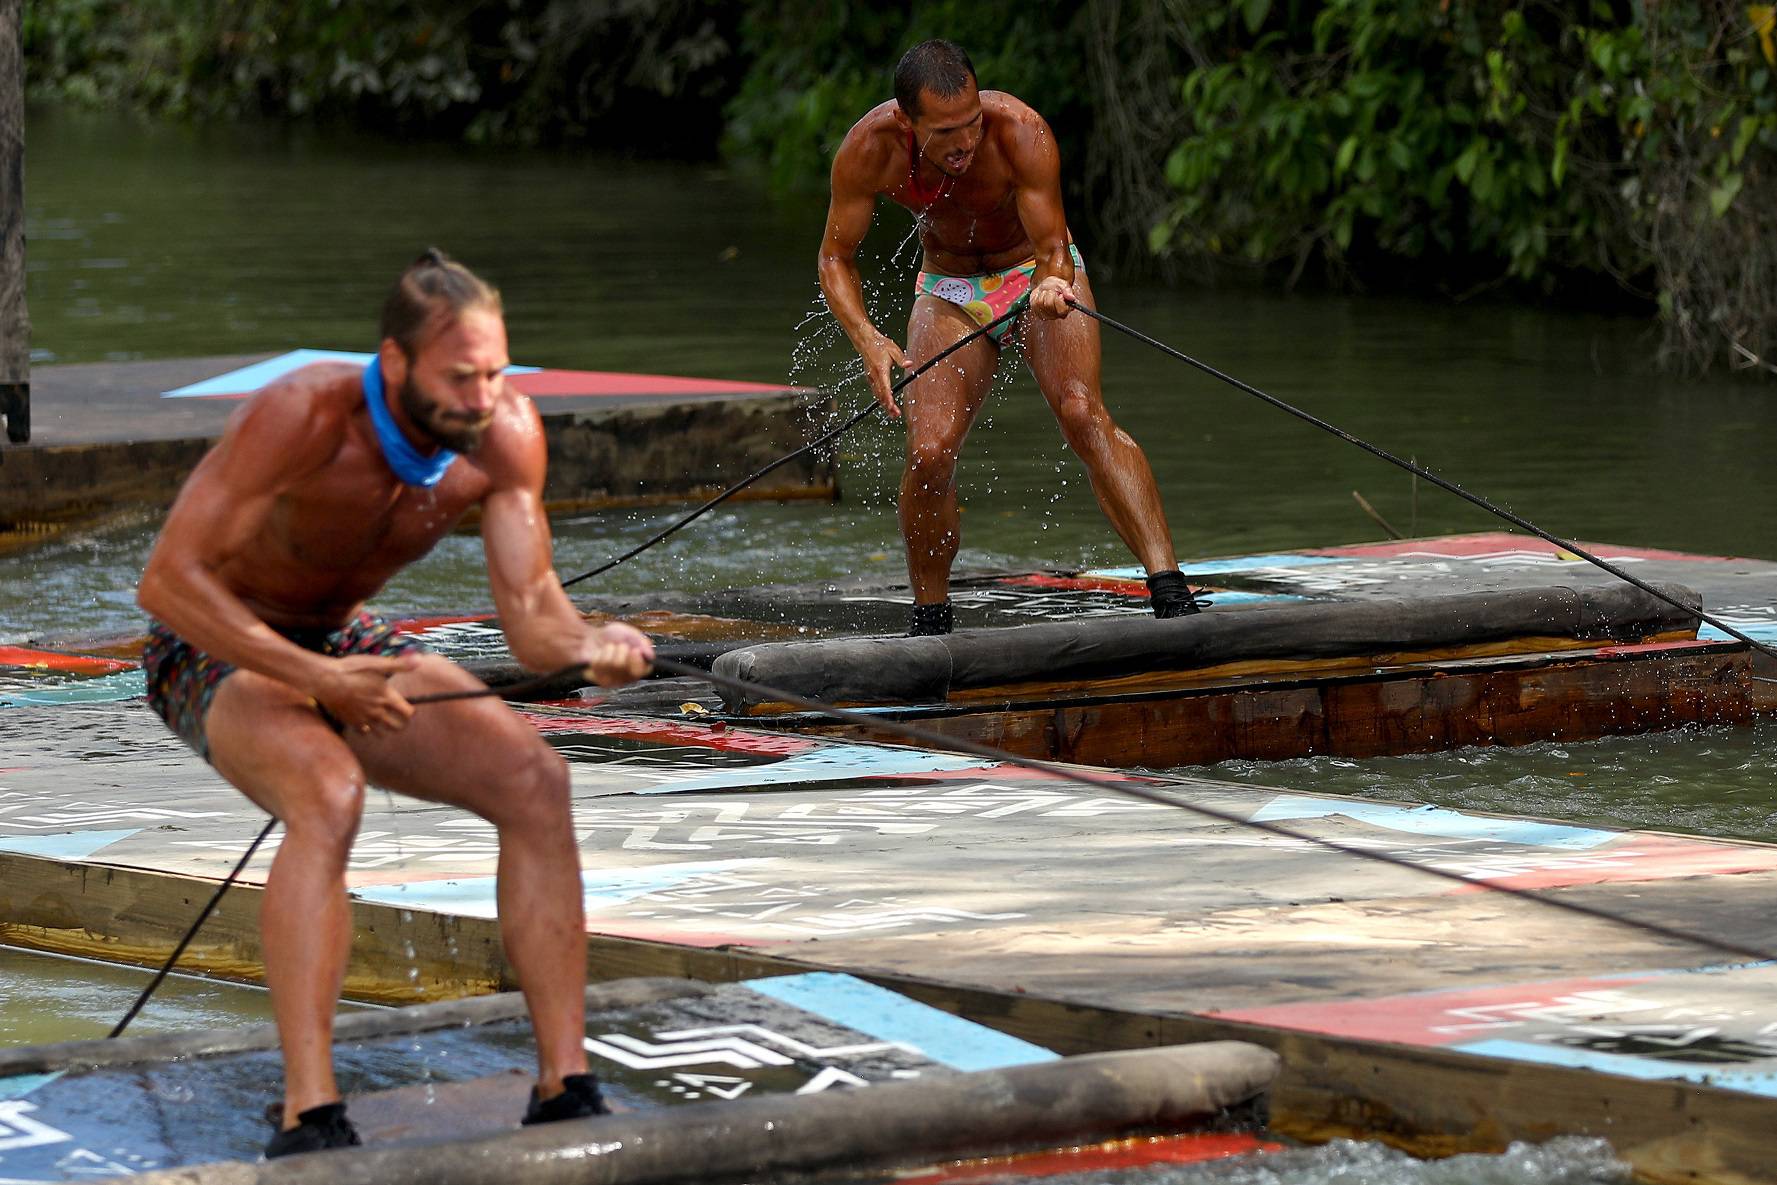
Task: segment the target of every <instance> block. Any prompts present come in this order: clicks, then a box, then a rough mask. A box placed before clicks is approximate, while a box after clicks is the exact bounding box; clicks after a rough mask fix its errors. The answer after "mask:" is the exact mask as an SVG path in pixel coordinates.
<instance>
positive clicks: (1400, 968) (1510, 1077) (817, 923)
mask: <svg viewBox="0 0 1777 1185" xmlns="http://www.w3.org/2000/svg"><path fill="white" fill-rule="evenodd" d="M29 711H30V710H22V713H24V712H29ZM120 713H134V714H135V716H134V722H133V723H132V722H131V721H130V718H128V717H125V716H123V715H120ZM45 715H46V717H47V716H48V715H49V713H45ZM530 715H531V716H532V718H533V719H534V720H535V721H536V723H537V725H538V727H539V728H541V729H542V730H544V735H545V736H547V737H548V738H550V739H551V741H552V743H554V744H555V745H556V746H557V747H558V748H559V749H560V751H561V752H562V753H563V754H564V755H565V756H566V757H567V758H568V759H569V762H570V768H571V770H572V773H573V778H574V785H575V806H574V816H575V829H576V834H577V835H578V836H580V837H581V851H582V859H583V863H584V867H585V869H586V874H585V876H586V893H587V903H588V909H589V929H590V931H591V933H592V937H593V950H592V954H591V956H590V962H591V966H592V968H593V971H594V974H595V975H597V976H600V977H619V976H628V975H635V974H651V975H687V976H691V977H694V978H709V979H724V978H738V977H744V976H749V975H756V974H760V973H762V972H763V971H765V970H767V969H775V970H783V969H792V968H793V969H810V968H826V969H842V970H846V971H850V972H852V973H854V974H861V975H864V976H867V977H872V978H878V979H882V980H884V981H888V982H892V983H895V984H897V985H903V986H905V988H906V990H907V991H908V992H909V993H917V994H920V995H921V996H922V998H926V999H928V1000H930V1001H936V1002H939V1003H941V1004H942V1005H944V1006H945V1007H948V1008H953V1009H956V1010H958V1011H960V1012H962V1013H964V1014H965V1015H970V1016H972V1017H974V1018H976V1019H978V1020H981V1021H983V1022H984V1023H988V1024H991V1025H994V1026H996V1027H1005V1028H1008V1029H1011V1030H1014V1031H1016V1032H1017V1033H1018V1034H1019V1035H1023V1036H1027V1037H1031V1038H1036V1039H1040V1040H1041V1041H1042V1042H1043V1043H1044V1044H1050V1045H1060V1046H1061V1047H1062V1048H1065V1049H1084V1048H1104V1047H1114V1046H1124V1045H1141V1044H1156V1043H1162V1042H1170V1041H1175V1040H1179V1039H1181V1036H1182V1035H1188V1036H1189V1037H1193V1038H1195V1037H1202V1036H1205V1035H1213V1036H1242V1037H1246V1038H1249V1039H1261V1040H1263V1041H1264V1042H1265V1043H1267V1044H1270V1045H1272V1046H1273V1047H1274V1048H1277V1049H1278V1050H1279V1051H1280V1052H1282V1053H1283V1054H1284V1057H1285V1065H1286V1072H1285V1075H1284V1077H1283V1079H1282V1080H1281V1081H1280V1084H1279V1089H1278V1094H1277V1116H1278V1119H1279V1123H1280V1126H1282V1127H1283V1128H1285V1129H1286V1130H1289V1131H1294V1132H1298V1133H1301V1134H1304V1135H1327V1134H1335V1133H1338V1134H1346V1133H1349V1132H1350V1131H1353V1130H1357V1129H1367V1130H1371V1131H1380V1132H1382V1133H1386V1134H1388V1135H1390V1137H1391V1138H1394V1139H1397V1140H1399V1141H1401V1142H1403V1143H1407V1144H1412V1145H1414V1146H1416V1147H1419V1148H1421V1149H1422V1150H1443V1151H1451V1150H1455V1149H1458V1148H1464V1147H1470V1148H1497V1147H1499V1146H1500V1145H1502V1144H1503V1143H1505V1142H1507V1141H1509V1140H1512V1139H1534V1138H1543V1137H1546V1136H1547V1135H1550V1134H1553V1133H1555V1132H1557V1131H1572V1132H1589V1133H1591V1134H1597V1135H1602V1136H1606V1137H1609V1138H1612V1139H1613V1140H1615V1141H1616V1142H1617V1147H1618V1148H1619V1151H1621V1152H1622V1153H1623V1154H1624V1155H1627V1156H1629V1157H1631V1158H1632V1159H1634V1160H1635V1162H1636V1163H1637V1164H1638V1165H1640V1166H1641V1167H1642V1168H1643V1170H1644V1171H1646V1172H1648V1173H1649V1174H1650V1176H1654V1177H1655V1178H1656V1179H1662V1180H1681V1179H1687V1178H1685V1177H1683V1176H1682V1175H1678V1170H1677V1169H1675V1168H1674V1167H1673V1166H1679V1165H1689V1166H1693V1167H1695V1166H1702V1167H1701V1168H1700V1169H1699V1170H1698V1173H1699V1175H1697V1176H1695V1177H1693V1178H1688V1179H1694V1180H1709V1181H1723V1182H1728V1181H1744V1180H1757V1179H1768V1178H1762V1177H1761V1176H1760V1174H1761V1173H1766V1172H1767V1171H1768V1168H1769V1166H1770V1165H1772V1164H1777V1156H1773V1155H1772V1153H1773V1151H1774V1150H1773V1149H1772V1147H1771V1146H1770V1141H1771V1140H1772V1127H1771V1125H1769V1124H1755V1123H1753V1122H1751V1117H1753V1116H1755V1115H1761V1114H1762V1115H1768V1114H1769V1108H1770V1106H1771V1104H1770V1101H1769V1098H1768V1097H1767V1095H1766V1094H1765V1093H1764V1092H1763V1087H1762V1086H1761V1085H1760V1084H1761V1083H1762V1082H1765V1081H1768V1080H1769V1076H1770V1074H1771V1073H1772V1072H1773V1071H1774V1070H1777V1044H1774V1043H1772V1042H1771V1041H1770V1039H1769V1036H1768V1034H1769V1033H1770V1032H1772V1031H1777V991H1774V990H1773V988H1774V987H1777V967H1772V966H1764V965H1741V966H1726V967H1723V966H1722V964H1724V963H1726V962H1731V960H1728V959H1727V958H1726V957H1725V956H1722V955H1720V954H1719V953H1712V952H1711V951H1710V950H1709V949H1707V948H1704V947H1698V946H1692V945H1690V944H1687V943H1683V942H1679V941H1676V940H1673V939H1670V938H1665V937H1660V936H1656V935H1653V934H1649V933H1647V932H1645V931H1640V930H1637V929H1635V928H1633V927H1632V926H1620V925H1616V924H1612V923H1608V922H1604V921H1597V920H1588V919H1584V918H1576V917H1572V916H1570V915H1568V914H1565V913H1558V912H1556V911H1554V910H1551V909H1549V908H1548V907H1546V906H1539V905H1538V904H1536V903H1534V902H1529V901H1522V900H1517V899H1513V898H1508V897H1505V896H1503V895H1501V894H1499V893H1494V892H1488V891H1487V889H1488V887H1489V886H1507V887H1516V888H1528V889H1535V890H1537V891H1539V892H1541V893H1544V894H1546V895H1549V896H1552V897H1556V898H1561V899H1567V900H1572V901H1576V902H1580V903H1585V904H1590V905H1594V906H1601V907H1604V908H1606V909H1610V910H1614V911H1616V912H1618V913H1621V914H1624V915H1628V916H1629V917H1631V918H1640V919H1645V920H1647V921H1651V922H1658V923H1662V924H1665V925H1668V926H1675V927H1678V928H1680V929H1683V930H1687V931H1694V932H1696V933H1698V934H1701V935H1704V936H1709V935H1714V936H1717V937H1720V938H1722V939H1725V940H1731V941H1734V942H1737V943H1739V944H1742V945H1752V946H1759V947H1763V948H1766V949H1771V948H1777V915H1773V914H1772V912H1771V911H1770V909H1769V901H1770V900H1771V897H1772V895H1773V894H1774V893H1777V847H1772V846H1768V845H1762V844H1751V843H1729V842H1722V841H1710V840H1700V839H1694V838H1689V837H1683V836H1672V835H1660V834H1654V833H1619V832H1611V831H1605V830H1599V829H1595V828H1586V827H1573V826H1569V825H1564V824H1548V823H1539V822H1536V821H1532V820H1522V819H1513V818H1509V817H1501V816H1489V815H1481V814H1475V813H1458V812H1452V811H1440V810H1434V809H1431V808H1424V807H1413V806H1406V805H1398V804H1390V803H1385V802H1376V801H1368V800H1352V799H1340V798H1334V797H1326V796H1314V795H1301V794H1292V793H1285V792H1279V791H1273V790H1267V789H1264V788H1260V787H1248V786H1233V785H1228V784H1223V783H1217V782H1213V781H1208V780H1201V779H1193V780H1184V781H1181V782H1179V783H1177V784H1176V788H1175V789H1174V790H1173V793H1174V794H1175V795H1176V796H1178V797H1179V798H1180V799H1181V800H1182V801H1183V802H1185V803H1187V804H1195V805H1201V806H1203V807H1207V808H1213V809H1215V810H1217V811H1218V812H1221V813H1222V814H1225V815H1227V814H1231V815H1232V816H1233V820H1232V821H1230V820H1227V819H1217V818H1206V817H1203V816H1200V815H1197V814H1193V813H1192V812H1190V811H1188V810H1184V809H1171V808H1166V807H1161V806H1157V805H1154V804H1148V803H1140V802H1131V801H1124V800H1120V799H1118V798H1116V797H1115V796H1114V795H1111V794H1107V793H1106V792H1104V791H1102V790H1099V789H1092V788H1087V787H1082V786H1078V785H1073V784H1070V783H1067V782H1065V781H1056V780H1054V779H1049V778H1043V777H1034V776H1030V775H1027V774H1024V773H1022V772H1020V771H1018V770H1016V769H1012V768H1007V767H1003V766H993V765H985V766H983V765H976V764H973V763H972V762H970V761H969V760H967V759H961V758H954V757H946V756H945V755H941V754H932V753H922V752H917V751H910V750H904V749H892V748H881V747H876V746H864V745H851V746H841V745H835V744H832V743H830V742H824V741H814V740H810V739H807V738H799V737H785V736H774V735H771V734H763V733H758V732H753V731H749V730H746V729H741V728H737V727H732V726H730V727H726V728H714V727H703V726H699V725H695V724H690V723H680V722H672V721H658V720H656V721H643V720H620V719H615V718H610V717H599V716H596V715H593V714H591V713H587V712H583V711H571V710H565V709H532V710H531V711H530ZM53 718H54V720H55V722H56V728H57V731H58V734H59V735H57V736H56V737H55V738H53V740H51V739H49V738H45V739H44V740H43V741H42V742H41V743H39V744H38V745H36V746H34V747H31V746H28V747H26V748H24V749H22V750H21V751H20V752H18V753H17V754H16V755H14V756H13V757H12V758H11V759H10V760H11V762H12V766H13V768H11V769H9V770H8V771H7V772H6V773H5V774H4V775H0V837H3V838H0V849H8V850H10V851H11V852H12V853H13V854H12V855H10V856H8V857H7V863H6V864H5V866H4V867H3V868H0V917H4V918H5V919H6V920H7V921H8V923H10V926H11V928H10V929H9V930H7V931H6V932H5V935H6V937H7V939H8V940H14V939H16V940H19V941H23V942H26V943H28V944H40V945H52V946H53V945H54V944H55V943H57V942H61V943H65V944H68V943H72V944H74V945H64V946H62V947H60V949H80V950H82V951H83V953H89V954H105V953H109V954H114V955H122V956H124V957H133V958H136V959H139V960H141V961H144V962H150V961H153V959H154V958H157V957H159V956H160V955H162V954H164V952H165V951H166V950H167V949H168V948H169V947H170V945H171V943H172V942H173V941H174V940H175V939H176V938H177V936H178V934H179V933H180V932H181V931H182V930H183V927H184V924H185V922H186V921H187V920H188V919H189V918H190V917H191V916H193V915H194V914H195V911H196V909H197V907H198V906H199V905H200V904H201V900H202V892H201V890H202V889H203V888H204V887H205V886H204V884H203V880H202V879H201V878H214V877H217V876H219V875H221V873H222V871H223V870H225V869H226V868H227V867H228V866H229V865H230V863H231V862H232V860H233V859H234V858H235V855H236V854H237V853H238V852H239V850H240V846H241V845H243V844H244V843H245V842H246V840H247V839H248V838H250V836H251V835H252V833H253V832H254V831H256V830H257V827H258V823H259V820H260V818H261V816H260V815H259V814H258V813H257V812H255V811H252V810H251V809H249V808H247V807H246V806H245V805H244V804H243V803H242V802H241V800H239V799H238V797H234V796H233V792H232V791H229V790H227V789H226V788H225V787H223V786H222V785H221V784H220V782H219V781H218V780H217V779H216V778H215V775H214V774H213V773H212V772H210V771H209V770H207V769H206V768H204V767H203V766H202V765H201V763H199V762H198V761H197V760H196V759H195V758H192V757H190V756H189V755H186V754H184V753H183V752H182V751H181V750H180V748H179V746H178V745H177V743H176V742H172V741H171V740H170V738H167V737H165V736H164V732H161V733H159V734H158V735H157V730H159V729H160V726H159V724H158V722H156V721H154V720H153V718H152V717H151V716H150V715H149V714H148V713H147V712H146V711H145V710H144V709H142V708H140V707H134V708H131V707H129V706H120V707H117V708H110V709H98V708H94V709H81V710H74V709H57V710H54V715H53ZM74 753H89V754H90V753H111V754H114V755H115V756H113V757H111V758H109V759H88V760H85V761H81V760H78V759H76V758H74V757H72V756H70V755H71V754H74ZM21 767H22V768H21ZM1246 818H1260V819H1265V820H1268V821H1269V822H1271V823H1272V824H1274V825H1278V826H1284V827H1286V828H1288V829H1289V830H1291V831H1292V832H1293V833H1295V835H1296V836H1297V837H1298V838H1293V839H1291V838H1283V837H1279V836H1275V835H1263V834H1256V833H1253V832H1250V831H1248V830H1247V829H1245V828H1244V827H1242V826H1241V825H1240V822H1239V820H1240V819H1246ZM83 835H90V836H92V838H91V840H90V841H89V842H90V843H91V845H92V847H91V850H89V851H87V852H85V853H84V854H83V855H80V856H78V857H75V856H70V855H66V854H64V855H63V856H61V857H55V856H53V855H51V854H49V852H50V849H54V848H57V847H64V848H65V847H67V846H68V845H70V844H75V843H77V842H78V841H79V837H81V836H83ZM492 838H493V837H492V833H491V831H489V830H488V829H487V828H485V827H484V826H482V825H480V824H479V823H478V822H477V821H475V820H473V819H470V818H468V817H466V816H463V815H461V814H460V813H458V812H454V811H450V810H446V809H443V808H436V807H430V806H426V805H424V804H417V803H410V802H405V801H401V800H390V799H388V798H386V797H385V796H383V795H380V794H373V795H372V796H371V798H370V803H369V807H368V809H367V814H366V819H365V822H364V826H363V828H362V830H361V832H360V836H359V841H358V844H357V846H356V848H355V850H354V853H353V857H352V863H351V866H350V874H349V875H350V882H351V885H352V892H353V896H354V921H355V924H356V926H357V930H358V942H357V944H356V948H355V950H354V957H353V966H352V972H351V974H352V975H353V977H354V978H353V984H354V986H357V987H359V988H360V989H362V988H363V987H364V985H365V983H366V981H367V980H376V979H378V978H384V977H386V978H385V981H384V982H383V983H382V984H381V985H380V986H378V987H377V988H376V989H375V990H376V991H378V992H380V993H382V996H383V998H392V997H394V996H396V995H398V994H399V993H404V992H405V993H411V995H410V996H409V998H417V997H418V996H419V995H421V994H422V993H431V992H439V993H442V992H445V991H450V990H473V989H474V988H475V987H476V986H477V985H489V984H492V983H495V982H504V981H505V980H506V979H507V975H506V973H505V971H504V968H503V964H502V963H501V961H500V959H499V955H498V950H497V944H496V938H495V934H494V922H493V919H492V916H491V915H492V893H493V885H492V873H493V871H494V858H495V854H496V853H495V846H494V844H493V843H492ZM1317 838H1326V839H1335V840H1338V841H1340V842H1342V843H1345V844H1349V845H1355V846H1358V847H1362V848H1365V849H1369V850H1374V851H1377V852H1381V853H1385V854H1388V855H1391V856H1393V857H1395V858H1396V859H1398V860H1400V861H1404V862H1405V863H1406V864H1407V865H1420V864H1424V865H1435V866H1437V867H1438V868H1441V869H1444V870H1446V871H1448V872H1452V873H1455V874H1458V875H1459V876H1460V877H1461V878H1462V883H1460V884H1452V883H1450V882H1447V881H1443V880H1433V879H1431V878H1429V877H1425V876H1424V875H1423V874H1420V873H1416V872H1415V871H1414V870H1413V869H1412V868H1411V867H1402V866H1400V865H1397V864H1388V865H1383V864H1377V863H1374V862H1370V861H1363V860H1358V859H1356V858H1353V857H1351V856H1347V855H1340V854H1337V853H1333V852H1331V851H1329V850H1327V849H1325V848H1323V847H1320V846H1318V845H1317V844H1316V842H1315V840H1316V839H1317ZM32 849H35V853H33V851H32ZM272 854H273V853H272V851H267V852H265V853H264V854H262V855H261V856H259V857H256V858H255V861H254V862H253V863H252V864H251V865H249V867H248V869H247V872H246V874H245V878H244V879H245V882H246V885H247V887H245V888H243V889H240V890H236V891H234V892H231V893H230V895H229V897H228V898H226V899H225V901H224V905H223V907H222V910H221V911H220V913H219V915H218V917H217V919H216V920H215V922H213V923H212V926H213V927H214V929H213V930H211V929H210V928H206V932H205V934H204V935H203V936H200V941H199V943H198V948H199V953H198V955H197V956H196V958H197V959H198V960H200V961H201V962H200V964H199V965H207V966H211V967H214V968H217V969H218V970H222V971H227V972H230V973H233V974H251V973H252V971H253V968H252V966H251V964H252V961H253V957H254V954H255V952H256V946H255V943H256V941H257V940H256V937H255V935H254V913H255V909H254V906H255V904H256V903H255V901H254V898H255V897H256V896H257V893H258V891H259V890H258V889H257V887H256V886H258V885H259V884H262V883H263V880H264V876H265V870H266V866H267V861H268V860H269V858H270V857H271V855H272ZM188 878H198V879H188ZM80 944H84V945H80ZM410 946H411V948H412V952H411V953H409V947H410ZM1712 967H1715V968H1717V969H1716V970H1710V968H1712ZM1550 1058H1554V1059H1555V1060H1554V1061H1550V1060H1548V1059H1550ZM1563 1059H1565V1061H1563ZM1612 1067H1620V1068H1621V1072H1610V1071H1611V1069H1612ZM1643 1075H1654V1076H1670V1075H1686V1076H1688V1079H1689V1080H1688V1081H1681V1080H1678V1079H1677V1078H1673V1077H1665V1079H1664V1080H1644V1079H1643V1078H1642V1077H1641V1076H1643ZM1686 1171H1689V1170H1686ZM1661 1172H1665V1173H1667V1175H1666V1176H1664V1177H1660V1176H1658V1173H1661Z"/></svg>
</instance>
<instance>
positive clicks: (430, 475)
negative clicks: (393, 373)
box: [364, 358, 457, 489]
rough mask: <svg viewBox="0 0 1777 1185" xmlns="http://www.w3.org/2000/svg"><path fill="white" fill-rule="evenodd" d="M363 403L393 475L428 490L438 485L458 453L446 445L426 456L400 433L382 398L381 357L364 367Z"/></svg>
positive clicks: (386, 403)
mask: <svg viewBox="0 0 1777 1185" xmlns="http://www.w3.org/2000/svg"><path fill="white" fill-rule="evenodd" d="M364 403H365V405H366V406H367V407H369V408H370V422H371V423H372V424H375V425H376V441H377V443H378V444H380V445H382V446H383V459H384V460H386V461H387V462H388V463H389V468H390V469H393V470H394V471H395V476H396V477H399V478H400V479H401V480H402V481H404V482H406V483H407V484H408V485H410V486H424V487H426V488H428V489H429V488H431V487H432V486H435V485H437V484H438V482H439V479H440V478H442V477H443V476H444V471H445V470H446V469H449V468H450V464H451V462H452V461H454V460H456V459H457V455H456V454H455V453H453V452H451V451H450V450H449V449H447V448H441V449H439V450H438V451H437V452H435V453H433V454H432V455H431V456H429V457H428V456H424V455H422V454H421V453H420V450H418V449H416V448H414V447H413V445H412V444H410V443H408V440H407V437H405V436H403V435H402V434H401V429H400V427H399V426H398V425H397V424H396V423H395V417H394V415H393V414H392V413H391V412H390V411H389V404H388V401H387V400H386V399H385V398H384V397H383V367H382V359H380V358H372V359H371V360H370V365H369V366H366V367H365V368H364Z"/></svg>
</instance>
